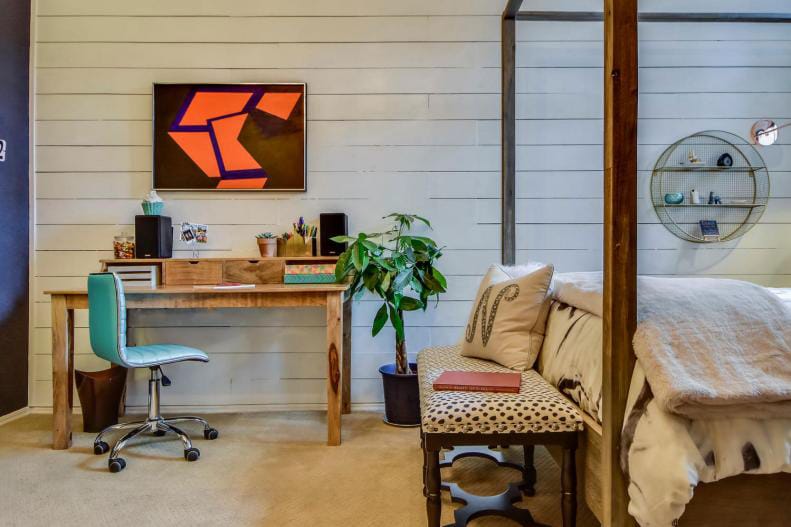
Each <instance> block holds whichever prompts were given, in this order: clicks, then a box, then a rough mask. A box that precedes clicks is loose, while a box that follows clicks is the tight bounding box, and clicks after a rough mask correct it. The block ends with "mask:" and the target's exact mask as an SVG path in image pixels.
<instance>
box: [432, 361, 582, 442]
mask: <svg viewBox="0 0 791 527" xmlns="http://www.w3.org/2000/svg"><path fill="white" fill-rule="evenodd" d="M417 371H418V382H419V385H420V405H421V408H420V409H421V427H422V430H423V432H425V433H448V434H452V433H456V434H458V433H466V434H474V433H479V434H493V433H528V432H532V433H539V432H576V431H579V430H582V415H581V414H580V411H579V409H577V407H575V406H574V405H573V404H572V403H571V402H569V401H568V399H566V398H565V397H564V396H563V395H562V394H560V392H558V391H557V390H556V389H555V388H554V387H553V386H552V385H551V384H549V382H547V381H546V380H545V379H544V378H543V377H541V375H539V374H538V372H536V371H535V370H527V371H523V372H519V373H520V374H521V375H522V384H521V387H520V389H519V393H494V392H462V391H435V390H434V389H433V387H432V385H433V383H434V381H435V380H436V378H437V377H439V375H440V374H441V373H442V372H443V371H475V372H513V370H510V369H508V368H505V367H503V366H500V365H499V364H496V363H494V362H490V361H485V360H480V359H472V358H468V357H462V356H461V347H460V346H439V347H435V348H427V349H424V350H423V351H421V352H420V353H419V354H418V359H417Z"/></svg>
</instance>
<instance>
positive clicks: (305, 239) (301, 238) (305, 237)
mask: <svg viewBox="0 0 791 527" xmlns="http://www.w3.org/2000/svg"><path fill="white" fill-rule="evenodd" d="M291 225H292V230H291V232H284V233H283V235H282V236H281V237H280V238H279V239H278V242H277V255H278V256H316V234H317V233H318V227H316V226H315V225H310V224H308V223H305V218H303V217H302V216H300V217H299V220H297V221H295V222H294V223H292V224H291Z"/></svg>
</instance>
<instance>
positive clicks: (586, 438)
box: [501, 0, 791, 527]
mask: <svg viewBox="0 0 791 527" xmlns="http://www.w3.org/2000/svg"><path fill="white" fill-rule="evenodd" d="M523 1H524V2H525V3H526V4H528V2H526V0H508V1H507V2H506V6H505V9H504V11H503V16H502V40H501V46H502V50H501V57H502V62H501V64H502V68H501V75H502V79H501V86H502V107H501V112H502V114H501V116H502V145H501V148H502V151H501V156H502V185H501V193H502V195H501V197H502V223H501V227H502V233H501V234H502V263H503V264H505V265H513V264H514V263H515V261H516V199H515V197H516V157H517V150H516V144H517V141H516V121H517V113H516V98H517V95H516V40H517V38H516V34H517V31H516V29H517V27H516V22H517V20H541V21H553V20H557V21H560V20H563V21H588V22H590V21H597V20H598V21H603V22H604V24H603V28H604V75H603V83H604V90H603V92H604V127H603V128H604V136H603V143H604V167H603V168H604V200H603V202H604V218H603V234H604V247H603V249H604V251H603V252H604V258H603V260H604V261H603V270H604V289H603V297H604V300H603V311H602V317H601V322H600V324H601V332H600V334H601V346H600V348H599V351H600V353H601V355H600V356H599V357H598V358H599V361H598V362H596V364H597V366H595V367H594V369H593V370H592V371H594V372H595V371H596V370H595V368H596V367H598V368H599V371H600V372H601V375H600V379H601V380H603V381H604V382H601V383H600V384H599V385H600V387H601V402H600V404H599V405H598V408H596V411H595V412H584V416H585V424H586V431H585V433H584V434H583V438H582V448H581V449H580V451H578V453H579V456H580V458H581V459H580V460H579V462H578V467H579V472H580V474H579V476H580V480H581V482H582V485H583V488H582V494H583V495H584V496H585V501H586V502H587V504H588V506H589V507H590V509H591V510H592V511H593V512H594V514H595V515H596V516H597V517H598V518H599V520H600V521H601V522H602V524H603V525H604V526H605V527H610V526H626V525H633V524H634V519H633V518H632V516H630V514H629V511H628V505H629V496H628V482H627V478H626V476H625V474H624V472H623V471H622V469H621V457H622V456H621V439H622V438H621V430H622V429H623V425H624V416H625V415H627V413H626V411H627V407H628V406H629V404H630V400H629V393H630V388H631V387H632V380H633V377H634V375H633V374H634V373H635V356H634V352H633V349H632V338H633V336H634V334H635V329H636V325H637V220H638V218H637V217H638V214H637V196H638V185H637V178H636V177H635V174H636V173H637V106H638V53H637V47H638V46H637V43H638V39H637V33H638V31H637V27H638V9H637V0H603V11H602V12H598V13H591V12H573V11H563V12H525V11H520V8H521V7H522V4H523ZM526 7H527V5H526ZM639 19H640V20H641V21H644V22H659V23H661V22H670V23H685V22H700V23H705V22H717V23H729V22H737V23H783V24H786V23H791V15H789V14H778V13H750V14H745V13H724V14H718V13H641V14H640V15H639ZM638 375H639V372H638ZM567 382H568V381H567ZM566 388H568V387H566ZM576 389H577V390H578V393H580V392H579V390H581V389H582V388H580V387H579V386H578V387H577V388H576ZM573 390H574V389H573V387H572V389H571V392H572V397H573ZM789 489H791V478H789V475H788V474H779V475H778V474H774V475H753V474H747V475H739V476H732V477H726V478H724V479H722V480H721V481H717V482H714V483H701V484H699V485H698V487H697V489H696V492H695V498H694V499H693V500H692V501H691V502H690V503H689V504H688V505H687V506H686V509H685V512H684V515H683V516H682V518H681V519H680V521H679V522H678V525H680V526H682V527H684V526H690V527H691V526H706V525H717V526H718V527H731V526H733V527H736V526H739V527H743V526H745V525H769V526H778V527H779V526H781V525H788V524H789V520H788V502H789V498H791V496H789V493H790V491H789Z"/></svg>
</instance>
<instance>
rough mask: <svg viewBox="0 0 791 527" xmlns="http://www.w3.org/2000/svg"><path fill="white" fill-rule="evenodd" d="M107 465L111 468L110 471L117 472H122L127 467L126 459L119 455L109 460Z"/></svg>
mask: <svg viewBox="0 0 791 527" xmlns="http://www.w3.org/2000/svg"><path fill="white" fill-rule="evenodd" d="M107 466H108V467H109V468H110V472H112V473H113V474H115V473H116V472H121V471H122V470H123V469H125V468H126V461H124V458H122V457H117V458H114V459H111V460H109V461H108V462H107Z"/></svg>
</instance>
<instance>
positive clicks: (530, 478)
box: [522, 445, 538, 496]
mask: <svg viewBox="0 0 791 527" xmlns="http://www.w3.org/2000/svg"><path fill="white" fill-rule="evenodd" d="M524 451H525V463H524V465H522V481H523V483H522V490H523V491H524V493H525V494H526V495H528V496H535V495H536V480H537V478H538V476H537V474H536V465H535V463H534V461H533V457H534V454H535V451H536V447H534V446H533V445H525V446H524Z"/></svg>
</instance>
